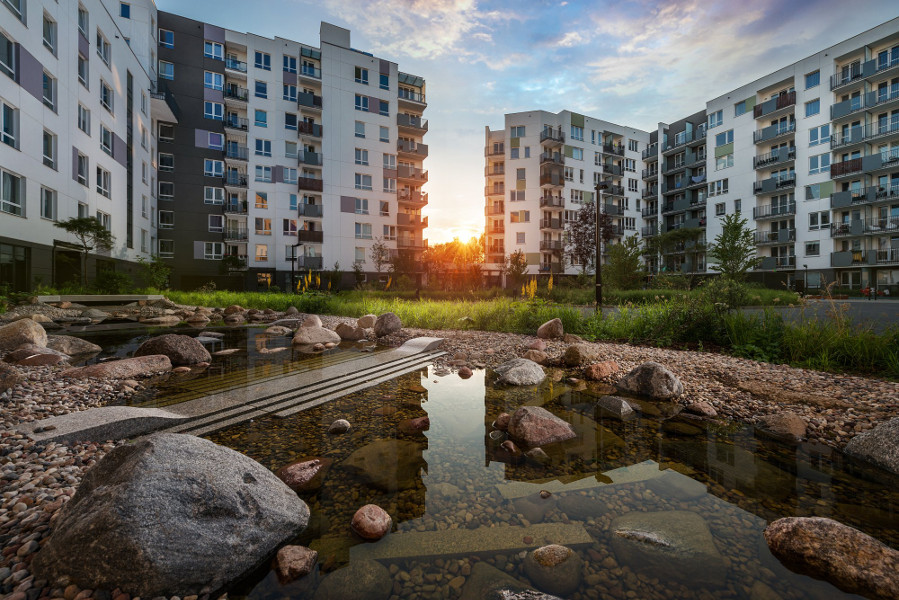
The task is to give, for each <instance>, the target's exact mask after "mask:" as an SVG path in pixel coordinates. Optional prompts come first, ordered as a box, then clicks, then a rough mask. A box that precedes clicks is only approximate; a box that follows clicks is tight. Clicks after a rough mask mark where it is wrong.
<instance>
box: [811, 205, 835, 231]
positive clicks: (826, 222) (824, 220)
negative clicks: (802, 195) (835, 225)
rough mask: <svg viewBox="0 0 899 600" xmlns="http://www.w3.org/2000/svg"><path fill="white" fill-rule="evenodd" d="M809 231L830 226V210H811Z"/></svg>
mask: <svg viewBox="0 0 899 600" xmlns="http://www.w3.org/2000/svg"><path fill="white" fill-rule="evenodd" d="M808 228H809V231H815V230H818V229H828V228H830V211H827V210H822V211H820V212H810V213H809V214H808Z"/></svg>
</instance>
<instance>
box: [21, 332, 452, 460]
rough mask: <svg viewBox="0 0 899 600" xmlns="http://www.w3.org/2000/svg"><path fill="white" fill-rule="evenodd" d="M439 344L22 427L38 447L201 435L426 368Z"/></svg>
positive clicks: (426, 342) (413, 343)
mask: <svg viewBox="0 0 899 600" xmlns="http://www.w3.org/2000/svg"><path fill="white" fill-rule="evenodd" d="M442 342H443V339H442V338H429V337H420V338H414V339H411V340H409V341H408V342H406V343H405V344H403V345H402V346H400V347H399V348H396V349H393V350H387V351H384V352H379V353H377V354H372V355H368V356H364V357H362V358H359V359H356V360H351V361H346V362H341V363H338V364H334V365H330V366H327V367H324V368H321V369H317V370H312V371H303V372H300V373H295V374H287V375H283V376H281V377H275V378H269V379H265V380H262V381H259V382H256V383H250V384H249V385H241V386H240V387H235V388H231V389H226V390H223V391H219V392H216V393H213V394H209V395H207V396H204V397H201V398H195V399H191V400H187V401H186V402H180V403H178V404H172V405H170V406H167V407H166V408H165V409H159V408H140V407H130V406H106V407H100V408H91V409H88V410H85V411H82V412H77V413H70V414H67V415H62V416H59V417H50V418H48V419H42V420H40V421H33V422H30V423H23V424H21V425H19V426H17V430H18V431H20V432H22V433H25V434H27V435H28V437H29V438H31V439H32V440H34V441H38V442H48V441H54V442H65V443H68V442H74V441H100V440H114V439H124V438H136V437H140V436H143V435H147V434H150V433H153V432H156V431H161V430H162V431H169V432H173V433H190V434H193V435H206V434H208V433H212V432H213V431H217V430H219V429H222V428H224V427H228V426H230V425H234V424H237V423H241V422H243V421H246V420H249V419H256V418H259V417H264V416H268V415H275V416H277V417H288V416H290V415H293V414H296V413H298V412H301V411H303V410H307V409H310V408H313V407H315V406H318V405H319V404H322V403H324V402H328V401H330V400H334V399H337V398H340V397H342V396H345V395H347V394H350V393H353V392H356V391H359V390H363V389H366V388H369V387H372V386H374V385H377V384H379V383H382V382H384V381H387V380H389V379H393V378H394V377H398V376H400V375H403V374H405V373H409V372H411V371H415V370H417V369H420V368H422V367H426V366H427V365H429V364H430V363H431V362H433V360H434V359H435V358H437V357H438V356H441V355H443V354H444V352H442V351H440V350H439V347H440V345H441V343H442Z"/></svg>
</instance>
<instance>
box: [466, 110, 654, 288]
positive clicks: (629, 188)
mask: <svg viewBox="0 0 899 600" xmlns="http://www.w3.org/2000/svg"><path fill="white" fill-rule="evenodd" d="M648 141H649V134H648V133H646V132H644V131H640V130H638V129H634V128H631V127H623V126H620V125H615V124H613V123H609V122H607V121H603V120H600V119H597V118H594V117H588V116H585V115H581V114H577V113H572V112H569V111H562V112H560V113H558V114H553V113H549V112H545V111H539V110H538V111H530V112H521V113H512V114H507V115H505V127H504V128H503V130H501V131H491V130H490V129H489V128H486V131H485V150H484V154H485V158H486V166H485V179H486V188H485V190H484V195H485V198H486V206H485V217H486V239H487V249H486V255H487V258H486V262H487V265H486V269H485V271H486V273H487V275H488V276H489V277H494V278H495V277H497V276H498V275H499V274H500V272H501V268H502V264H503V261H504V259H505V257H506V256H508V255H510V254H511V253H513V252H516V251H517V250H521V251H522V252H524V254H525V256H526V258H527V261H528V265H529V267H528V271H529V272H530V273H532V274H536V273H577V272H579V271H580V265H578V264H571V261H570V260H566V257H565V238H564V234H565V228H566V223H567V222H568V221H572V220H574V219H575V215H576V213H577V211H578V210H580V208H581V207H582V206H584V205H585V204H591V203H593V201H594V195H595V188H596V185H597V184H598V183H600V182H603V183H605V188H604V190H603V191H602V195H603V198H602V202H603V204H602V209H603V212H604V213H606V214H607V215H609V224H610V229H611V243H615V242H618V241H620V240H621V239H623V238H624V237H625V236H631V235H636V234H637V233H638V232H637V224H638V219H639V216H640V186H639V183H640V175H639V170H638V166H639V163H640V155H641V151H642V150H643V149H644V148H646V145H647V143H648Z"/></svg>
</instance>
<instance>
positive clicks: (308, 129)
mask: <svg viewBox="0 0 899 600" xmlns="http://www.w3.org/2000/svg"><path fill="white" fill-rule="evenodd" d="M297 133H299V134H300V135H308V136H312V137H319V138H320V137H321V136H322V126H321V125H319V124H318V123H308V122H306V121H301V122H300V123H298V124H297Z"/></svg>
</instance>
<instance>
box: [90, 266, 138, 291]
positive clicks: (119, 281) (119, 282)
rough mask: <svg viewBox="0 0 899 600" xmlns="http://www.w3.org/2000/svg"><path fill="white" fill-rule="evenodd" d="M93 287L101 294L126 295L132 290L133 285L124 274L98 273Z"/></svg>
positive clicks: (129, 278) (112, 272)
mask: <svg viewBox="0 0 899 600" xmlns="http://www.w3.org/2000/svg"><path fill="white" fill-rule="evenodd" d="M94 287H95V288H97V291H98V292H100V293H101V294H127V293H128V292H130V291H132V290H133V289H134V283H133V281H132V280H131V277H129V276H128V275H126V274H125V273H116V272H115V271H100V273H98V274H97V279H96V280H95V281H94Z"/></svg>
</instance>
